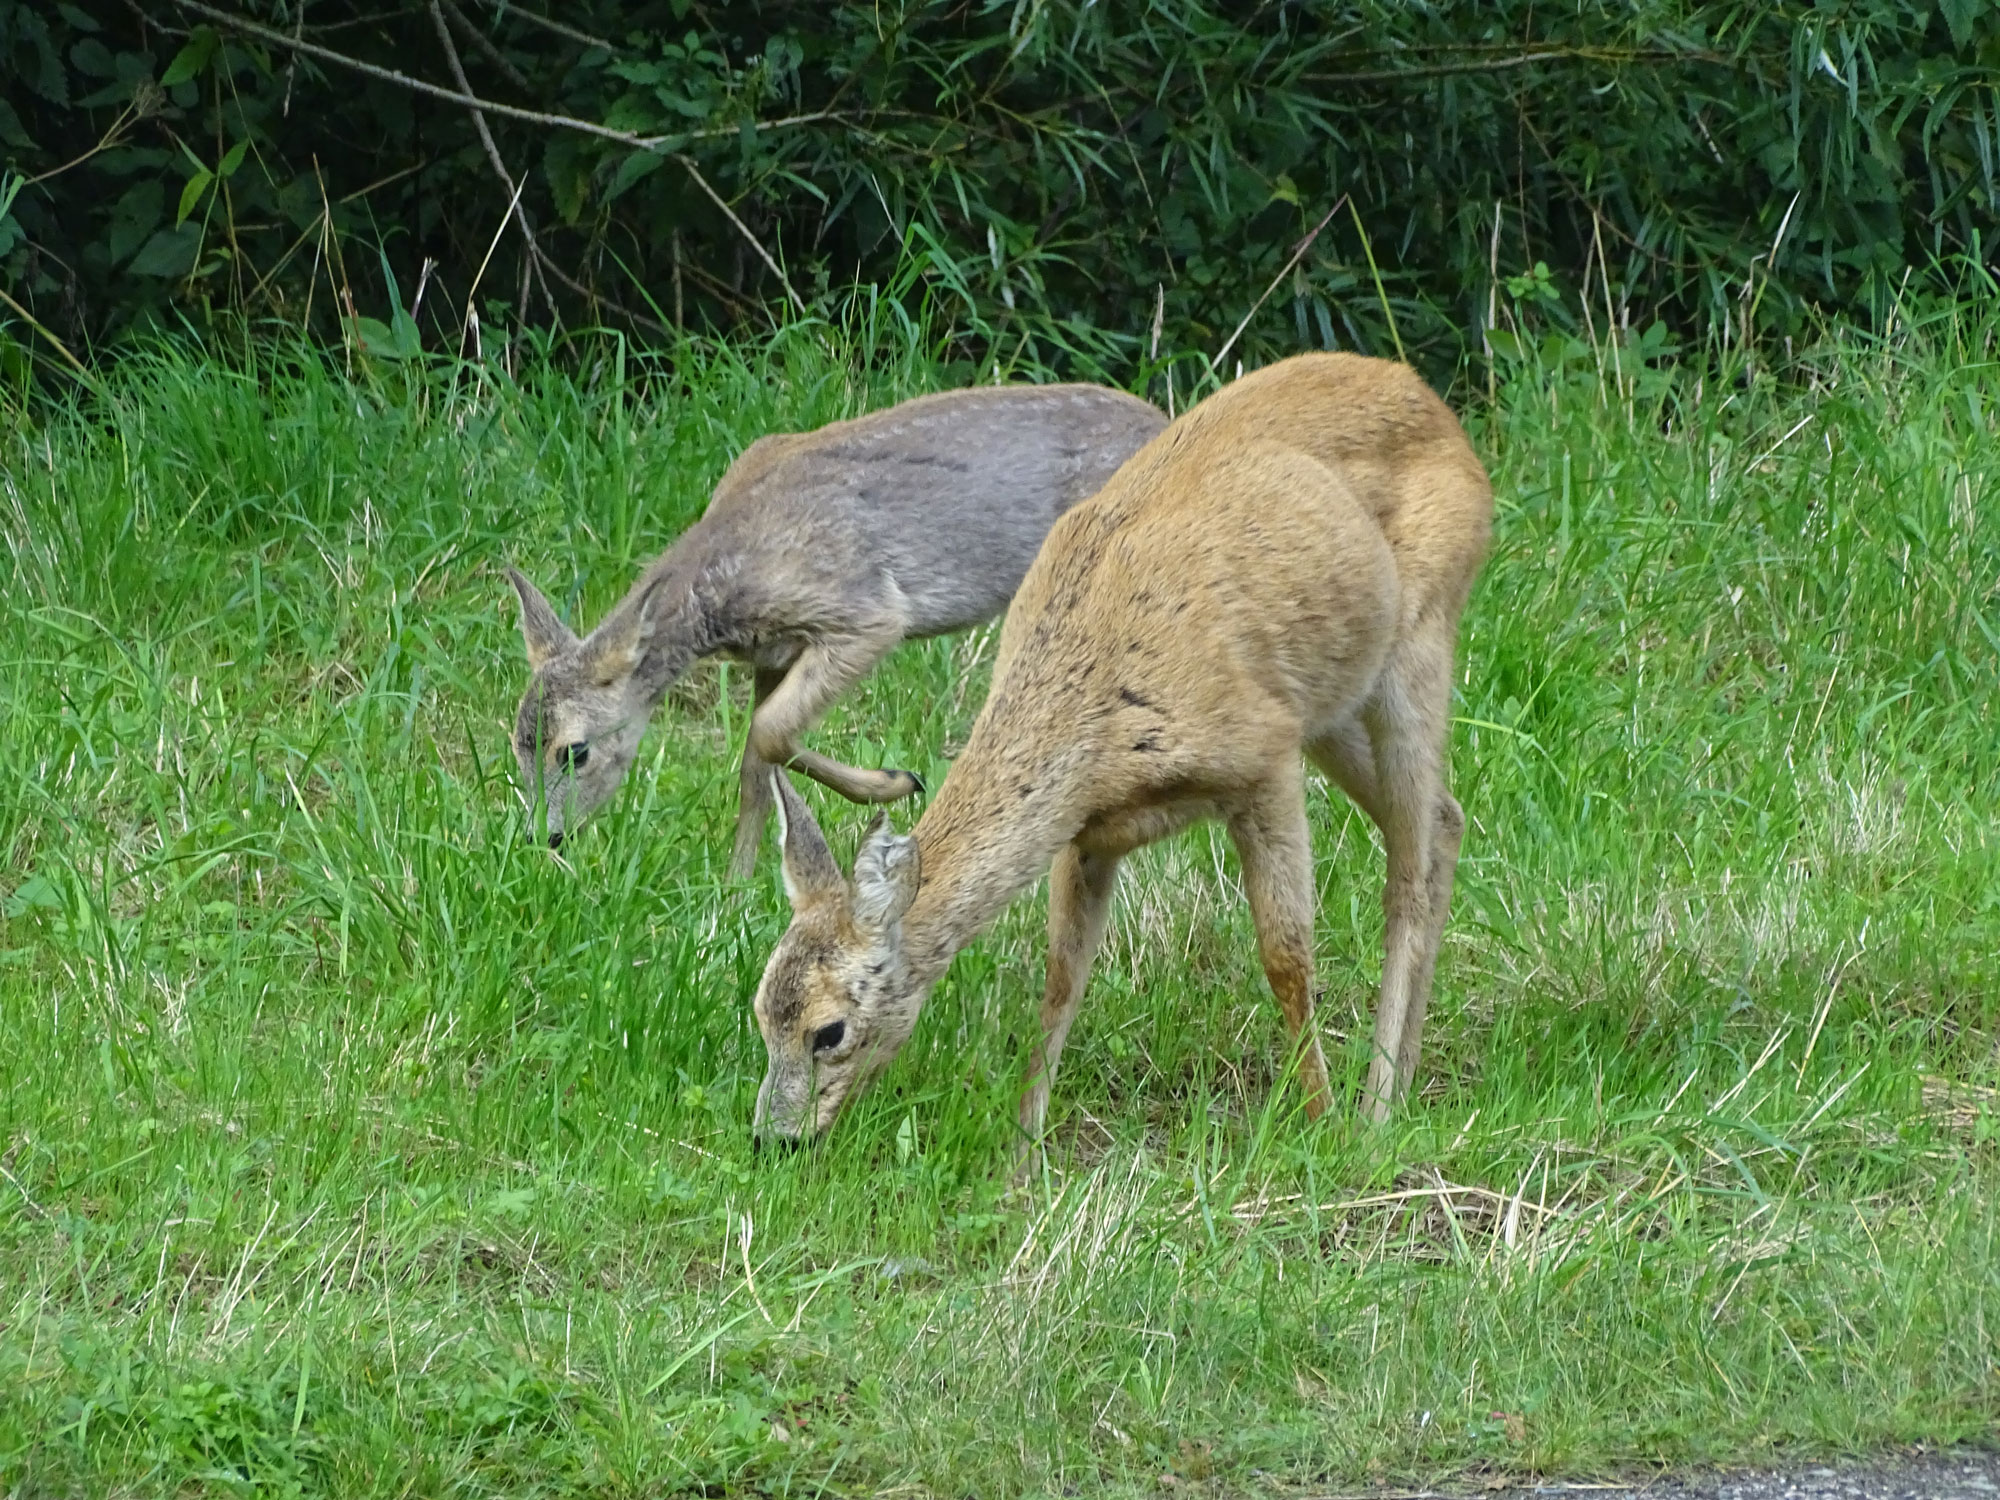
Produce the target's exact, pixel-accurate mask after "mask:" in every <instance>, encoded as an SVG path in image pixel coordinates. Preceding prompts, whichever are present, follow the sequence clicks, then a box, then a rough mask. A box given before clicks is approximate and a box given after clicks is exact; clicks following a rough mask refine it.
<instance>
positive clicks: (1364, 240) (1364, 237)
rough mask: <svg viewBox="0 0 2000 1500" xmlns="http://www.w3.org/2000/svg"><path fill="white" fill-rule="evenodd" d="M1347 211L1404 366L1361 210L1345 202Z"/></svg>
mask: <svg viewBox="0 0 2000 1500" xmlns="http://www.w3.org/2000/svg"><path fill="white" fill-rule="evenodd" d="M1347 211H1348V213H1349V214H1351V215H1352V216H1353V219H1354V232H1355V233H1356V234H1358V235H1360V236H1361V253H1362V254H1363V255H1365V256H1367V257H1368V274H1369V275H1370V276H1372V277H1374V278H1375V295H1376V297H1378V298H1379V299H1380V300H1381V303H1382V316H1383V317H1385V318H1387V319H1388V320H1389V337H1390V338H1392V339H1394V340H1395V341H1396V358H1398V359H1400V360H1402V361H1403V363H1404V364H1408V363H1409V362H1410V359H1409V356H1408V355H1407V354H1405V353H1404V352H1403V335H1402V333H1401V332H1400V331H1399V330H1398V329H1397V327H1396V314H1395V311H1394V310H1393V309H1392V308H1391V307H1390V306H1389V292H1388V289H1387V288H1386V287H1384V286H1383V285H1382V272H1381V270H1380V269H1379V268H1378V267H1377V266H1376V264H1375V247H1374V246H1373V245H1371V244H1369V243H1368V230H1367V228H1366V226H1364V225H1363V224H1362V222H1361V210H1360V209H1358V208H1356V207H1355V206H1354V200H1353V199H1352V198H1349V199H1348V200H1347Z"/></svg>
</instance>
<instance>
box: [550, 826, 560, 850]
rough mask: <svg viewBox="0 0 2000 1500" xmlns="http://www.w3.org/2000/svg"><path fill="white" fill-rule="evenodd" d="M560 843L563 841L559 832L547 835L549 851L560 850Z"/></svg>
mask: <svg viewBox="0 0 2000 1500" xmlns="http://www.w3.org/2000/svg"><path fill="white" fill-rule="evenodd" d="M562 841H563V836H562V833H561V831H560V830H558V831H557V832H555V833H552V834H550V835H549V847H550V848H551V849H560V848H562Z"/></svg>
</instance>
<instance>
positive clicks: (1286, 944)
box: [1229, 758, 1329, 1120]
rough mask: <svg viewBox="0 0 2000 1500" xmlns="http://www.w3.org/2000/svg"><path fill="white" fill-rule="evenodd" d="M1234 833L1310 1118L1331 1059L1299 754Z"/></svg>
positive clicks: (1320, 1110)
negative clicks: (1322, 1020)
mask: <svg viewBox="0 0 2000 1500" xmlns="http://www.w3.org/2000/svg"><path fill="white" fill-rule="evenodd" d="M1229 836H1230V838H1231V839H1232V840H1233V841H1234V842H1235V844H1236V853H1237V857H1238V859H1239V860H1240V861H1241V862H1242V866H1243V889H1244V893H1245V894H1246V895H1248V896H1249V898H1250V915H1251V917H1252V919H1253V920H1254V921H1255V922H1256V924H1257V951H1258V956H1259V957H1260V958H1261V959H1262V960H1263V963H1264V977H1265V979H1267V980H1268V981H1270V985H1271V993H1272V994H1274V995H1276V996H1277V999H1278V1008H1279V1009H1280V1010H1282V1011H1283V1012H1284V1013H1285V1026H1286V1029H1287V1030H1288V1031H1289V1032H1290V1033H1291V1038H1292V1047H1293V1050H1294V1051H1295V1052H1296V1053H1297V1055H1298V1059H1299V1087H1300V1088H1301V1089H1302V1090H1303V1091H1304V1093H1305V1100H1306V1116H1307V1118H1308V1119H1313V1120H1317V1119H1318V1118H1319V1117H1320V1116H1321V1115H1322V1114H1324V1113H1325V1112H1326V1106H1327V1101H1328V1098H1329V1095H1328V1092H1327V1086H1326V1057H1325V1055H1324V1054H1323V1053H1322V1052H1321V1051H1320V1046H1319V1033H1318V1032H1317V1031H1316V1030H1315V1029H1314V1027H1313V998H1312V987H1313V914H1314V906H1315V905H1316V902H1315V894H1316V893H1315V888H1314V885H1313V864H1312V836H1311V833H1310V831H1309V829H1308V828H1307V825H1306V801H1305V774H1304V770H1303V768H1302V767H1300V765H1299V764H1298V761H1297V760H1296V759H1295V758H1294V759H1292V760H1291V763H1290V768H1289V770H1288V771H1287V772H1286V773H1285V774H1284V775H1282V776H1280V777H1278V778H1277V779H1276V780H1275V781H1274V783H1273V784H1271V785H1270V786H1268V787H1266V788H1265V789H1264V790H1263V791H1261V792H1260V793H1259V794H1258V796H1257V797H1256V799H1255V800H1254V801H1253V802H1251V803H1250V805H1249V806H1247V807H1245V808H1244V809H1242V810H1241V811H1239V812H1238V813H1237V814H1236V815H1235V816H1234V817H1232V818H1231V819H1230V820H1229Z"/></svg>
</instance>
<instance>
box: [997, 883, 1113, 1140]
mask: <svg viewBox="0 0 2000 1500" xmlns="http://www.w3.org/2000/svg"><path fill="white" fill-rule="evenodd" d="M1118 859H1119V857H1118V856H1117V855H1115V854H1098V853H1090V852H1087V851H1085V850H1083V849H1079V848H1078V847H1077V846H1076V845H1075V844H1071V845H1069V846H1068V847H1067V848H1065V849H1064V850H1063V851H1062V853H1061V854H1059V855H1057V856H1056V862H1055V866H1054V868H1053V869H1051V870H1050V871H1049V966H1048V979H1047V983H1046V984H1045V985H1044V986H1043V989H1042V1034H1041V1037H1040V1039H1039V1040H1038V1041H1037V1042H1036V1043H1035V1056H1034V1061H1033V1064H1032V1065H1031V1066H1030V1068H1029V1070H1028V1087H1027V1090H1026V1091H1025V1092H1024V1093H1023V1094H1022V1095H1021V1115H1020V1119H1021V1135H1022V1137H1023V1156H1022V1161H1021V1166H1022V1167H1023V1168H1025V1167H1026V1165H1027V1163H1028V1161H1029V1158H1030V1156H1031V1155H1032V1153H1033V1151H1034V1149H1035V1147H1036V1146H1037V1145H1039V1144H1040V1142H1041V1138H1042V1126H1043V1123H1044V1122H1045V1121H1046V1120H1047V1118H1048V1111H1049V1089H1050V1086H1051V1085H1053V1084H1054V1082H1055V1077H1056V1064H1057V1063H1058V1062H1060V1061H1061V1060H1062V1050H1063V1043H1064V1042H1066V1041H1068V1040H1069V1028H1070V1023H1071V1022H1073V1021H1074V1020H1075V1019H1076V1009H1077V1005H1078V1003H1079V1002H1080V1001H1081V1000H1082V999H1083V991H1084V987H1085V986H1086V985H1087V984H1089V983H1090V966H1091V962H1092V960H1093V959H1095V958H1096V956H1097V949H1098V945H1099V944H1101V943H1102V942H1103V941H1104V929H1105V927H1106V926H1107V925H1108V924H1109V923H1110V920H1111V894H1112V891H1113V889H1114V888H1115V887H1116V885H1117V883H1118Z"/></svg>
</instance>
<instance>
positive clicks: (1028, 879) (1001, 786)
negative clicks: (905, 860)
mask: <svg viewBox="0 0 2000 1500" xmlns="http://www.w3.org/2000/svg"><path fill="white" fill-rule="evenodd" d="M980 727H981V729H987V728H988V727H989V726H988V725H986V724H985V723H982V724H981V726H980ZM990 727H991V729H992V731H993V732H991V733H988V734H983V735H982V734H975V736H974V742H973V743H972V744H971V745H968V746H967V747H966V751H965V753H964V754H963V755H961V756H960V757H959V760H958V763H957V764H956V765H954V766H953V767H952V774H951V775H950V776H949V777H947V778H946V780H945V783H944V785H943V786H942V787H940V788H939V789H938V794H937V797H936V798H935V799H934V800H933V801H932V803H931V805H930V807H929V808H928V809H927V810H926V811H925V813H924V815H923V817H922V818H921V819H920V820H919V821H918V823H917V826H916V828H915V829H914V830H913V831H912V833H913V836H914V837H915V839H916V841H917V852H918V854H919V856H920V858H921V861H922V863H921V868H922V871H923V884H922V886H921V887H920V888H919V889H918V891H917V896H916V899H915V900H914V901H913V902H911V904H910V909H909V911H908V912H907V913H905V914H904V917H903V943H904V951H905V953H906V955H907V958H908V962H909V966H910V971H911V974H912V977H914V978H915V979H917V980H918V981H919V982H920V983H922V984H924V985H929V984H931V983H933V982H934V981H936V980H937V979H938V978H939V977H940V976H941V975H942V974H943V973H944V971H945V970H946V969H947V968H949V967H950V966H951V961H952V958H953V956H954V955H956V954H957V952H958V950H959V949H961V948H963V947H964V946H965V945H966V944H967V943H970V942H971V941H972V940H973V939H974V938H976V937H977V936H978V935H979V934H980V933H981V932H982V931H984V930H985V929H986V927H987V926H989V925H990V924H991V923H992V922H993V921H994V919H995V918H997V917H998V916H999V915H1000V913H1001V912H1002V911H1004V910H1005V909H1006V907H1007V903H1008V902H1010V901H1012V900H1013V899H1014V897H1015V896H1017V895H1018V894H1020V892H1022V891H1023V890H1025V889H1027V887H1029V886H1031V885H1033V884H1034V883H1035V882H1036V881H1037V880H1039V879H1040V878H1041V877H1042V875H1043V874H1044V873H1045V872H1046V871H1047V870H1048V868H1049V865H1050V863H1051V862H1052V861H1053V860H1054V859H1055V857H1056V855H1057V854H1058V853H1059V852H1060V851H1061V849H1062V847H1063V845H1065V844H1067V843H1068V842H1069V841H1070V840H1071V839H1072V838H1074V837H1075V836H1076V832H1077V830H1078V829H1079V828H1080V827H1082V825H1083V815H1082V813H1081V811H1080V810H1079V809H1080V805H1081V799H1080V796H1079V794H1080V793H1081V791H1082V790H1083V787H1082V781H1083V778H1082V774H1081V773H1082V771H1083V769H1084V767H1085V765H1086V763H1087V761H1088V758H1089V754H1088V750H1087V748H1086V747H1084V746H1081V745H1079V744H1078V743H1077V742H1076V741H1075V739H1074V737H1073V735H1072V736H1061V735H1048V734H1035V733H1032V732H1027V731H1021V730H1015V729H1010V728H1009V727H1007V726H1005V725H1003V724H999V723H996V724H994V725H992V726H990ZM981 740H984V741H985V744H984V745H982V744H981V743H980V741H981ZM988 747H991V748H990V753H989V751H988Z"/></svg>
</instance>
